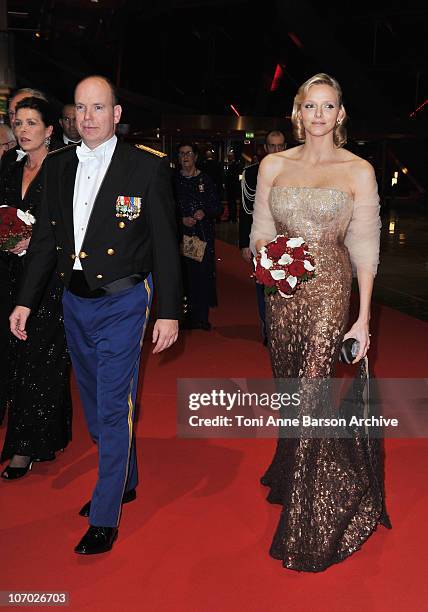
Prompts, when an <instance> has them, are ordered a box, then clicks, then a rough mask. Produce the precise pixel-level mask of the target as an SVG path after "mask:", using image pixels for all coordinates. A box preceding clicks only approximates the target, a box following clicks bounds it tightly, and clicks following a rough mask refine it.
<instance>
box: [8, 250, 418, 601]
mask: <svg viewBox="0 0 428 612" xmlns="http://www.w3.org/2000/svg"><path fill="white" fill-rule="evenodd" d="M218 256H219V258H220V259H221V261H219V262H218V284H219V303H220V306H219V308H217V309H216V310H215V311H214V313H213V316H212V321H213V323H214V330H213V331H212V332H211V333H206V332H202V331H194V332H187V333H186V334H184V335H182V337H181V339H180V341H179V343H178V345H177V346H176V347H174V348H173V349H171V350H170V351H169V352H168V353H167V354H165V355H162V356H153V355H151V354H149V348H150V347H149V342H146V346H145V358H144V360H143V368H144V373H143V376H142V378H143V379H144V380H143V383H144V384H143V389H144V391H143V393H142V395H141V398H140V414H139V419H138V421H139V422H138V425H137V436H138V456H139V463H140V486H139V489H138V498H137V501H136V502H134V503H132V504H129V505H126V506H125V507H124V510H123V516H122V523H121V527H120V533H119V539H118V541H117V542H116V545H115V547H114V549H113V551H112V552H111V553H107V554H106V555H101V556H94V557H89V558H85V557H80V556H77V555H75V554H74V553H73V547H74V545H75V544H76V543H77V541H78V540H79V539H80V537H81V535H82V534H83V533H84V531H85V530H86V522H85V519H83V518H81V517H79V516H78V515H77V511H78V509H79V507H80V505H81V504H82V503H83V502H84V501H86V499H88V498H89V496H90V493H91V489H92V486H93V483H94V481H95V477H96V455H95V448H94V446H93V445H92V443H91V442H90V440H89V437H88V435H87V433H86V429H85V427H84V424H83V419H82V414H81V409H80V405H79V403H78V400H77V398H76V402H75V416H74V440H73V443H72V444H71V445H70V446H69V447H68V448H67V449H66V451H65V453H64V454H63V455H61V456H60V457H59V458H58V459H57V460H56V461H55V462H53V463H45V464H42V465H41V464H36V465H35V466H34V467H33V471H32V472H31V474H30V475H29V476H27V477H25V478H24V479H23V480H22V481H18V482H3V481H2V482H0V496H1V509H2V521H1V526H2V529H1V540H0V542H1V551H2V558H3V567H2V569H1V574H0V590H3V591H4V590H18V591H28V590H34V591H68V592H69V593H70V600H71V605H70V607H71V609H72V610H90V611H92V612H95V611H103V612H104V611H110V610H114V611H116V610H117V611H119V610H129V611H140V610H143V611H150V612H152V611H162V612H167V611H168V612H169V611H174V612H182V611H183V612H187V611H189V612H194V611H198V612H199V611H201V612H205V611H206V612H219V611H230V610H231V611H232V610H233V611H235V610H236V611H238V610H244V609H245V610H251V611H255V612H264V611H266V612H267V611H269V612H271V611H292V612H294V611H296V612H306V611H308V612H309V610H315V611H317V612H318V611H319V612H351V611H357V610H358V611H359V610H361V609H364V610H369V611H376V612H378V611H380V612H383V611H385V612H395V611H400V612H401V611H403V610H412V611H419V610H424V609H426V605H427V604H426V601H427V599H428V592H427V591H428V589H427V583H426V570H427V561H426V550H427V548H428V535H427V529H426V511H427V510H426V508H427V502H428V496H427V482H428V469H427V451H428V441H427V440H389V441H387V448H386V451H387V465H386V470H387V482H386V488H387V502H388V509H389V512H390V516H391V520H392V523H393V529H392V530H391V531H387V530H386V529H384V528H382V527H381V528H379V529H378V531H377V532H376V533H375V534H374V535H373V536H372V537H371V538H370V539H369V540H368V541H367V543H366V544H365V546H364V547H363V549H362V550H361V551H359V552H357V553H356V554H354V555H353V556H352V557H350V558H349V559H347V560H346V561H345V562H343V563H340V564H338V565H336V566H334V567H331V568H329V569H328V570H327V571H325V572H323V573H321V574H304V573H297V572H293V571H289V570H285V569H283V568H282V567H281V564H280V562H278V561H275V560H273V559H271V558H270V557H269V555H268V549H269V546H270V543H271V538H272V536H273V531H274V529H275V526H276V523H277V520H278V515H279V511H280V510H279V507H278V506H271V505H269V504H268V503H267V502H266V501H265V495H266V491H265V489H264V488H263V487H261V486H260V485H259V483H258V479H259V477H260V475H261V474H262V472H263V470H264V468H265V467H266V465H267V463H268V462H269V460H270V458H271V456H272V452H273V449H274V445H275V442H274V440H248V439H247V440H183V439H176V437H175V385H176V378H177V377H193V376H194V377H206V378H209V377H258V378H263V377H269V376H270V366H269V359H268V354H267V351H266V350H265V349H264V348H263V346H262V345H261V343H260V342H259V334H258V323H257V314H256V306H255V295H254V288H253V285H252V282H251V281H250V280H249V278H248V276H249V274H248V269H247V267H246V265H245V264H244V263H243V262H242V261H241V259H240V256H239V254H238V251H237V250H236V249H234V248H232V247H230V246H228V245H225V244H224V243H220V244H219V245H218ZM427 332H428V325H427V324H426V323H424V322H421V321H418V320H416V319H413V318H411V317H408V316H406V315H403V314H400V313H399V312H396V311H393V310H391V309H388V308H385V307H377V308H375V314H374V325H373V330H372V334H373V339H374V340H375V343H376V345H377V346H376V347H374V349H373V351H372V354H371V364H372V366H373V367H374V370H375V373H376V374H377V376H383V377H409V378H410V377H424V376H425V377H426V376H427V365H426V364H427V363H428V354H427V348H426V337H427ZM75 397H76V394H75ZM1 434H2V435H1V438H3V435H4V431H2V432H1Z"/></svg>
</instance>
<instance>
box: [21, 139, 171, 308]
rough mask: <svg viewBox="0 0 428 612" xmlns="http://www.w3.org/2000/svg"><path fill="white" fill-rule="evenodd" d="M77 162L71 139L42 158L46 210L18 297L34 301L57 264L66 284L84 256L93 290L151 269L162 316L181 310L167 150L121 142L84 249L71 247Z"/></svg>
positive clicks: (25, 303)
mask: <svg viewBox="0 0 428 612" xmlns="http://www.w3.org/2000/svg"><path fill="white" fill-rule="evenodd" d="M77 166H78V159H77V156H76V151H75V146H74V145H72V146H70V147H66V148H65V149H60V150H58V151H54V152H53V153H50V154H49V155H48V156H47V158H46V160H45V162H44V165H43V173H44V193H43V201H42V207H41V214H40V217H39V220H38V222H37V223H36V225H35V226H34V233H33V237H32V239H31V242H30V246H29V249H28V253H27V255H26V265H25V272H24V278H23V283H22V285H21V288H20V292H19V295H18V300H17V303H18V304H20V305H23V306H28V307H29V308H35V307H36V306H37V304H38V301H39V299H40V296H41V294H42V292H43V288H44V286H45V283H46V282H47V280H48V278H49V275H50V274H51V272H52V269H53V268H54V266H55V265H56V266H57V271H58V274H59V276H60V277H61V279H62V280H63V282H64V284H65V286H66V287H67V286H68V285H69V283H70V278H71V273H72V270H73V266H74V261H75V258H76V257H79V259H80V262H81V265H82V269H83V272H84V274H85V278H86V281H87V283H88V285H89V288H90V289H91V290H93V289H97V288H100V287H102V286H103V285H106V284H108V283H110V282H112V281H114V280H117V279H119V278H123V277H126V276H129V275H131V274H142V275H144V276H146V275H147V274H148V273H150V272H152V274H153V280H154V286H155V292H156V296H157V315H158V317H159V318H163V319H177V318H179V315H180V312H181V295H180V287H181V273H180V263H179V251H178V244H177V229H176V215H175V202H174V199H173V196H172V191H171V180H170V170H169V165H168V162H167V160H166V158H161V157H159V156H158V155H155V154H153V153H149V152H147V151H145V150H141V149H139V148H137V147H135V146H131V145H129V144H124V143H120V142H118V143H117V145H116V148H115V151H114V153H113V157H112V160H111V163H110V166H109V168H108V170H107V172H106V174H105V177H104V180H103V182H102V184H101V186H100V188H99V191H98V194H97V197H96V199H95V202H94V206H93V209H92V213H91V217H90V219H89V223H88V226H87V230H86V234H85V237H84V240H83V243H82V248H81V251H80V252H79V253H75V250H74V228H73V196H74V183H75V178H76V171H77ZM130 202H133V205H132V206H131V205H130V204H129V203H130Z"/></svg>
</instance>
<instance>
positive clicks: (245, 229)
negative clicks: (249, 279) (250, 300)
mask: <svg viewBox="0 0 428 612" xmlns="http://www.w3.org/2000/svg"><path fill="white" fill-rule="evenodd" d="M286 146H287V143H286V142H285V134H284V133H283V132H281V131H280V130H272V131H271V132H268V133H267V134H266V137H265V145H264V150H265V152H266V154H269V153H279V152H280V151H285V149H286ZM259 166H260V162H257V163H255V164H252V165H251V166H247V168H245V170H244V172H243V174H242V183H241V187H242V199H241V206H240V211H239V248H240V249H241V254H242V257H243V258H244V259H245V261H247V262H248V263H251V259H252V256H251V251H250V232H251V226H252V224H253V209H254V200H255V198H256V189H257V175H258V172H259ZM256 291H257V306H258V309H259V317H260V323H261V331H262V340H263V344H264V345H266V344H267V334H266V323H265V295H264V286H263V285H260V284H258V283H257V284H256Z"/></svg>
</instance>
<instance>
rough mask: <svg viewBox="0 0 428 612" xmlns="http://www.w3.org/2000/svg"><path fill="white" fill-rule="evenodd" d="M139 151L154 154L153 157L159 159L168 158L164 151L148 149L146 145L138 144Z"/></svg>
mask: <svg viewBox="0 0 428 612" xmlns="http://www.w3.org/2000/svg"><path fill="white" fill-rule="evenodd" d="M135 146H136V147H137V149H141V150H142V151H147V153H152V154H153V155H157V156H158V157H166V153H163V152H162V151H157V150H156V149H152V148H151V147H147V146H146V145H142V144H136V145H135Z"/></svg>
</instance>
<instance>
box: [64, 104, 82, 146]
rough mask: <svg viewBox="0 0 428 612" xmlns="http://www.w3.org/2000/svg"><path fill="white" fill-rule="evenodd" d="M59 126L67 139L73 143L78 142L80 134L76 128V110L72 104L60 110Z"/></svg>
mask: <svg viewBox="0 0 428 612" xmlns="http://www.w3.org/2000/svg"><path fill="white" fill-rule="evenodd" d="M59 124H60V126H61V127H62V130H63V132H64V134H65V135H66V136H67V138H69V139H70V140H74V141H77V140H80V134H79V132H78V131H77V127H76V109H75V108H74V106H73V105H72V104H68V105H67V106H64V108H63V109H62V116H61V119H60V120H59Z"/></svg>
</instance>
